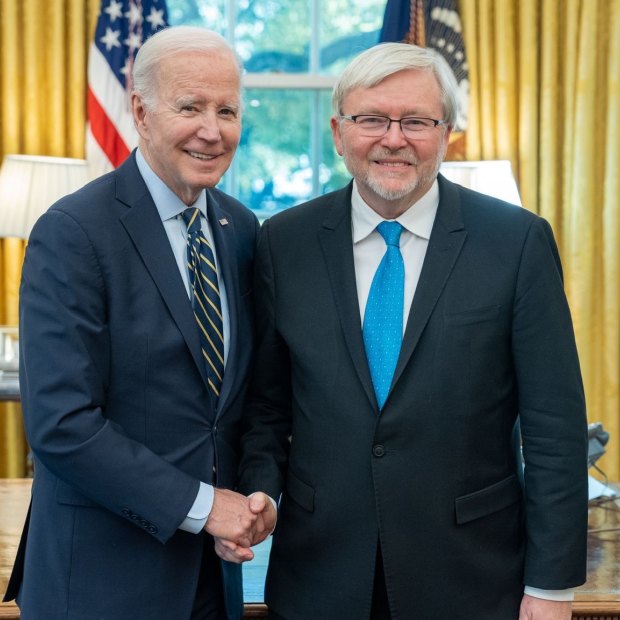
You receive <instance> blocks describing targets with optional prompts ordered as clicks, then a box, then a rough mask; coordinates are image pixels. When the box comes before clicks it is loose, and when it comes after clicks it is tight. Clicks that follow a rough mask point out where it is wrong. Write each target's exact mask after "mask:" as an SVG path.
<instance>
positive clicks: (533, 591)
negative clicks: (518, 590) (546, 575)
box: [524, 586, 577, 601]
mask: <svg viewBox="0 0 620 620" xmlns="http://www.w3.org/2000/svg"><path fill="white" fill-rule="evenodd" d="M576 589H577V588H566V590H541V589H540V588H532V587H530V586H525V591H524V594H528V595H529V596H534V597H535V598H544V599H546V600H548V601H572V600H574V598H575V590H576Z"/></svg>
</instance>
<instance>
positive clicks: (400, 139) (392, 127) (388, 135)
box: [381, 121, 408, 149]
mask: <svg viewBox="0 0 620 620" xmlns="http://www.w3.org/2000/svg"><path fill="white" fill-rule="evenodd" d="M381 142H382V143H383V144H385V145H386V146H388V147H389V148H392V149H393V148H400V147H402V146H403V145H404V144H408V142H407V139H406V138H405V134H404V133H403V132H402V130H401V128H400V123H398V122H395V121H391V122H390V124H389V126H388V130H387V131H386V132H385V135H384V136H383V138H382V139H381Z"/></svg>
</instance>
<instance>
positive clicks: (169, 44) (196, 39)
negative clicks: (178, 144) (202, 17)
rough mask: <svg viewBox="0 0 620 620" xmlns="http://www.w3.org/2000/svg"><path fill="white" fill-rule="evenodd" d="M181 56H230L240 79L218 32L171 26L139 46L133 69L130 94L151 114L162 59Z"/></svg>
mask: <svg viewBox="0 0 620 620" xmlns="http://www.w3.org/2000/svg"><path fill="white" fill-rule="evenodd" d="M183 52H203V53H205V54H209V53H213V52H216V53H224V54H230V56H231V58H233V59H234V61H235V66H236V67H237V71H238V74H239V79H241V70H242V68H241V61H240V59H239V57H238V56H237V54H236V53H235V51H234V50H233V49H232V47H231V46H230V45H229V43H228V41H226V39H225V38H224V37H222V36H221V35H219V34H218V33H217V32H213V31H212V30H207V29H206V28H199V27H196V26H170V27H168V28H164V29H163V30H159V31H158V32H156V33H155V34H154V35H153V36H151V37H149V38H148V39H147V40H146V41H145V43H144V44H143V45H142V47H141V48H140V50H139V51H138V54H137V55H136V59H135V61H134V65H133V71H132V79H133V91H134V92H136V93H137V94H138V95H140V98H141V99H142V103H143V105H144V107H145V108H146V109H148V110H152V109H153V108H154V107H155V104H156V100H157V87H158V84H157V70H158V67H159V62H160V61H161V59H162V58H165V57H168V56H172V55H173V54H179V53H183Z"/></svg>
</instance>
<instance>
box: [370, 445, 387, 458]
mask: <svg viewBox="0 0 620 620" xmlns="http://www.w3.org/2000/svg"><path fill="white" fill-rule="evenodd" d="M372 453H373V455H374V456H376V457H378V458H381V457H382V456H383V455H384V454H385V448H384V447H383V446H382V445H381V444H377V445H376V446H373V447H372Z"/></svg>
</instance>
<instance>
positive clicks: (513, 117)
mask: <svg viewBox="0 0 620 620" xmlns="http://www.w3.org/2000/svg"><path fill="white" fill-rule="evenodd" d="M459 6H460V10H461V18H462V21H463V29H464V35H465V45H466V53H467V56H468V60H469V63H470V76H471V80H472V84H471V87H472V98H471V108H470V114H469V117H470V124H469V127H468V129H467V140H466V158H467V159H469V160H476V159H509V160H510V161H511V162H512V164H513V170H514V171H515V174H516V176H517V180H518V184H519V188H520V193H521V198H522V201H523V204H524V206H525V207H526V208H528V209H530V210H532V211H534V212H536V213H539V214H540V215H542V216H543V217H545V218H546V219H548V220H549V222H550V223H551V225H552V226H553V229H554V233H555V236H556V239H557V241H558V246H559V249H560V254H561V255H562V262H563V266H564V281H565V287H566V292H567V296H568V299H569V303H570V306H571V311H572V314H573V321H574V325H575V333H576V338H577V346H578V349H579V356H580V360H581V366H582V372H583V378H584V385H585V390H586V399H587V404H588V418H589V421H590V422H602V423H603V426H604V427H605V429H606V430H607V431H608V432H609V433H610V436H611V439H610V441H609V444H608V446H607V454H606V455H605V456H604V457H603V458H602V459H601V460H600V461H599V463H597V464H600V467H601V469H603V470H604V471H605V473H606V474H607V476H608V477H609V478H611V479H615V480H618V479H619V478H620V398H619V394H618V392H619V386H620V342H619V340H620V253H619V251H618V243H619V239H620V222H619V219H620V218H619V207H618V200H617V198H618V195H619V192H620V186H619V185H620V180H619V177H620V94H619V79H620V77H619V76H620V0H562V2H558V1H557V0H520V2H518V3H516V2H512V1H510V0H495V1H494V0H460V5H459Z"/></svg>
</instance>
